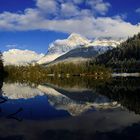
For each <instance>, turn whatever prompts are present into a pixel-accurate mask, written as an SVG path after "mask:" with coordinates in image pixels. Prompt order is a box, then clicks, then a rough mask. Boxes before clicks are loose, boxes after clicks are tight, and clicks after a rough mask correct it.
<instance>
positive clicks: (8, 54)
mask: <svg viewBox="0 0 140 140" xmlns="http://www.w3.org/2000/svg"><path fill="white" fill-rule="evenodd" d="M43 56H44V54H37V53H36V52H34V51H30V50H19V49H10V50H8V51H5V52H3V60H4V65H20V66H21V65H28V64H30V63H32V62H36V61H38V60H39V59H41V58H42V57H43Z"/></svg>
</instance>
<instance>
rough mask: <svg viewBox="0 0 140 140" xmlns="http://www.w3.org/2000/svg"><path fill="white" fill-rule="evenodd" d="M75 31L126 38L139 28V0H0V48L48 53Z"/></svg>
mask: <svg viewBox="0 0 140 140" xmlns="http://www.w3.org/2000/svg"><path fill="white" fill-rule="evenodd" d="M73 32H76V33H79V34H81V35H83V36H85V37H88V38H100V37H101V38H104V37H111V38H112V39H118V38H127V37H128V36H132V35H133V34H136V33H138V32H140V0H127V1H125V0H12V1H10V0H0V50H1V51H2V52H3V51H5V50H8V49H12V48H17V49H29V50H34V51H36V52H38V53H46V52H47V48H48V46H49V44H50V43H51V42H53V41H54V40H56V39H64V38H67V37H68V35H69V34H71V33H73Z"/></svg>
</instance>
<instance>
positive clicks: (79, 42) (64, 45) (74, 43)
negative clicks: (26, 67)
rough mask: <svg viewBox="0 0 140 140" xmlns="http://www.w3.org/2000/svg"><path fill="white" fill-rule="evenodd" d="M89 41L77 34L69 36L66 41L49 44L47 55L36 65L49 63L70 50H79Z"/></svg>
mask: <svg viewBox="0 0 140 140" xmlns="http://www.w3.org/2000/svg"><path fill="white" fill-rule="evenodd" d="M89 43H90V41H89V40H88V39H86V38H84V37H82V36H80V35H79V34H75V33H73V34H71V35H70V36H69V37H68V38H67V39H64V40H56V41H54V42H53V43H51V44H50V46H49V48H48V52H47V54H46V55H45V56H44V57H43V58H42V59H40V60H39V61H38V62H37V63H38V64H44V63H49V62H51V61H53V60H55V59H56V58H58V57H59V56H61V55H63V54H65V53H67V52H69V51H70V50H72V49H75V48H79V47H81V46H83V45H86V44H89Z"/></svg>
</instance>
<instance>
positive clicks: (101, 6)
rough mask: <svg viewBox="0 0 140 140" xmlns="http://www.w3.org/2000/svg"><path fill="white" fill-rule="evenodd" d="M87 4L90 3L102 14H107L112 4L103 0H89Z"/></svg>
mask: <svg viewBox="0 0 140 140" xmlns="http://www.w3.org/2000/svg"><path fill="white" fill-rule="evenodd" d="M87 5H90V6H91V8H92V9H93V10H94V11H97V12H99V13H100V14H102V15H105V14H106V12H107V11H108V9H109V7H110V6H111V5H110V3H108V2H104V1H103V0H87Z"/></svg>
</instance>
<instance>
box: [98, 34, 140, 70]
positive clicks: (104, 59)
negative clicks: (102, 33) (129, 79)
mask: <svg viewBox="0 0 140 140" xmlns="http://www.w3.org/2000/svg"><path fill="white" fill-rule="evenodd" d="M96 63H98V64H105V65H106V66H107V67H112V68H113V69H114V70H115V71H120V70H121V71H123V72H136V71H140V33H139V34H137V35H134V36H133V37H132V38H128V39H127V40H126V41H125V42H123V43H121V44H120V45H119V46H118V47H117V48H114V49H112V50H109V51H107V52H106V53H104V54H101V55H100V56H98V57H97V58H96Z"/></svg>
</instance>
